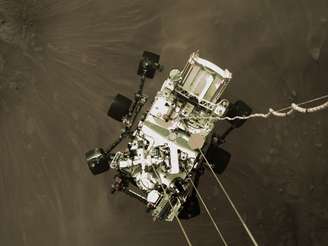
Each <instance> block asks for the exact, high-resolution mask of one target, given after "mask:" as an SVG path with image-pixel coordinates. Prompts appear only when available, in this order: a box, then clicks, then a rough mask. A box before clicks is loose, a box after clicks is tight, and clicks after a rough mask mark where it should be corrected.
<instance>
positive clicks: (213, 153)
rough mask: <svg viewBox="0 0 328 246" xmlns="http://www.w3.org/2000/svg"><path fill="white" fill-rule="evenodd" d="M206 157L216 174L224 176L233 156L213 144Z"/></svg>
mask: <svg viewBox="0 0 328 246" xmlns="http://www.w3.org/2000/svg"><path fill="white" fill-rule="evenodd" d="M205 157H206V159H207V160H208V162H209V163H210V164H212V167H213V170H214V172H215V173H217V174H222V173H223V172H224V171H225V170H226V168H227V166H228V164H229V161H230V158H231V154H230V153H229V152H227V151H225V150H224V149H222V148H220V147H219V146H218V145H217V144H212V145H211V146H210V147H209V149H208V150H207V152H206V154H205Z"/></svg>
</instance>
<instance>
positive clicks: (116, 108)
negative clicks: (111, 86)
mask: <svg viewBox="0 0 328 246" xmlns="http://www.w3.org/2000/svg"><path fill="white" fill-rule="evenodd" d="M131 104H132V101H131V100H130V99H129V98H127V97H125V96H123V95H121V94H117V95H116V97H115V98H114V100H113V102H112V104H111V105H110V108H109V110H108V113H107V115H108V116H110V117H111V118H113V119H114V120H117V121H120V122H122V120H123V117H124V116H126V115H127V114H128V113H129V109H130V107H131Z"/></svg>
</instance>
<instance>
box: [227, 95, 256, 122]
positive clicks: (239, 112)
mask: <svg viewBox="0 0 328 246" xmlns="http://www.w3.org/2000/svg"><path fill="white" fill-rule="evenodd" d="M251 113H252V108H251V107H250V106H248V105H247V104H246V103H245V102H243V101H240V100H239V101H237V102H235V103H233V104H232V105H230V107H229V108H228V111H227V113H226V116H228V117H231V118H233V117H235V116H248V115H250V114H251ZM229 122H230V124H231V125H232V127H233V128H239V127H241V126H242V125H243V124H244V123H245V122H246V120H242V119H236V120H232V121H229Z"/></svg>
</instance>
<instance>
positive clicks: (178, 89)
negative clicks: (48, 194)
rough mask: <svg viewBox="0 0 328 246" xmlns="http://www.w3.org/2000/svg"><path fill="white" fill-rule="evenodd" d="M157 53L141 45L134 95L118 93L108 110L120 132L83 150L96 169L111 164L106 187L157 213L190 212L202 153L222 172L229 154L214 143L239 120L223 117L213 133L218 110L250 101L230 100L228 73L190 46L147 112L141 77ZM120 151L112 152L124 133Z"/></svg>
mask: <svg viewBox="0 0 328 246" xmlns="http://www.w3.org/2000/svg"><path fill="white" fill-rule="evenodd" d="M159 59H160V56H159V55H157V54H154V53H151V52H147V51H145V52H144V53H143V57H142V59H141V61H140V63H139V67H138V72H137V73H138V75H139V76H140V78H141V79H140V86H139V89H138V91H137V92H136V93H135V98H134V101H132V100H130V99H129V98H127V97H125V96H122V95H120V94H118V95H117V96H116V97H115V98H114V101H113V103H112V104H111V106H110V109H109V111H108V115H109V116H110V117H111V118H113V119H115V120H118V121H120V122H122V124H123V128H122V132H121V135H120V136H119V138H118V139H117V140H116V141H115V142H114V143H113V144H112V145H111V146H110V147H109V148H108V149H107V150H104V149H101V148H96V149H93V150H90V151H88V152H87V153H86V160H87V163H88V166H89V168H90V170H91V172H92V173H93V174H95V175H97V174H100V173H103V172H105V171H107V170H108V169H110V168H111V169H114V170H116V175H115V176H114V182H113V185H112V192H113V193H114V192H116V191H122V192H125V193H127V194H128V195H130V196H132V197H134V198H137V199H139V200H141V201H142V202H144V203H145V205H146V207H147V211H148V212H149V213H151V215H152V217H153V218H154V220H155V219H159V220H166V221H172V220H173V219H174V218H175V217H178V218H180V219H189V218H192V217H194V216H196V215H198V214H199V213H200V206H199V203H198V199H197V196H196V193H195V187H197V185H198V183H199V179H200V176H201V175H202V174H203V173H204V170H205V166H204V165H203V161H204V156H202V155H201V152H200V150H201V151H202V152H204V153H205V156H206V159H207V160H208V162H209V163H210V164H211V165H212V168H213V170H214V171H215V172H216V173H217V174H221V173H222V172H223V171H224V170H225V168H226V166H227V164H228V162H229V160H230V154H229V153H228V152H226V151H225V150H223V149H222V148H221V147H220V145H221V144H222V143H223V142H224V139H225V137H226V136H227V134H228V133H229V132H230V131H231V130H232V129H235V128H238V127H240V126H241V125H242V124H243V123H244V122H245V120H242V119H236V120H232V121H230V123H231V127H230V128H228V129H227V131H226V132H225V133H224V134H221V135H218V134H216V133H215V131H214V129H215V126H216V123H217V122H218V121H217V119H218V118H219V117H224V116H229V117H234V116H245V115H249V114H251V109H250V108H249V107H248V106H247V105H246V104H245V103H244V102H242V101H237V102H235V103H230V102H229V101H228V100H226V99H224V98H222V94H223V92H224V90H225V89H226V87H227V86H228V84H229V83H230V81H231V73H230V72H229V71H228V70H223V69H221V68H220V67H218V66H216V65H215V64H213V63H211V62H209V61H207V60H205V59H202V58H200V57H199V54H198V52H194V53H193V54H192V55H191V56H190V58H189V59H188V61H187V64H186V65H185V67H184V68H183V69H182V70H178V69H173V70H171V71H170V73H169V76H168V78H167V79H166V80H165V81H164V83H163V85H162V87H161V89H160V91H158V93H157V95H156V96H155V98H154V100H153V102H152V105H151V107H150V109H149V111H148V112H146V113H145V114H143V115H139V113H140V111H141V108H142V107H143V106H144V104H145V103H146V101H147V97H146V96H145V95H144V94H143V87H144V82H145V80H146V78H153V77H154V75H155V73H156V71H157V70H159V71H161V70H162V66H161V65H160V64H159ZM126 137H127V138H129V143H128V146H127V149H126V150H125V151H118V152H116V153H114V152H113V150H114V148H115V147H116V146H117V145H118V144H119V143H120V142H121V140H122V139H123V138H126Z"/></svg>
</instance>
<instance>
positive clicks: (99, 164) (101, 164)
mask: <svg viewBox="0 0 328 246" xmlns="http://www.w3.org/2000/svg"><path fill="white" fill-rule="evenodd" d="M104 154H105V152H104V150H103V149H100V148H96V149H92V150H90V151H88V152H87V153H86V154H85V158H86V160H87V163H88V166H89V169H90V171H91V172H92V174H94V175H97V174H101V173H103V172H105V171H107V170H108V169H109V164H108V161H107V159H106V158H105V156H104Z"/></svg>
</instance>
